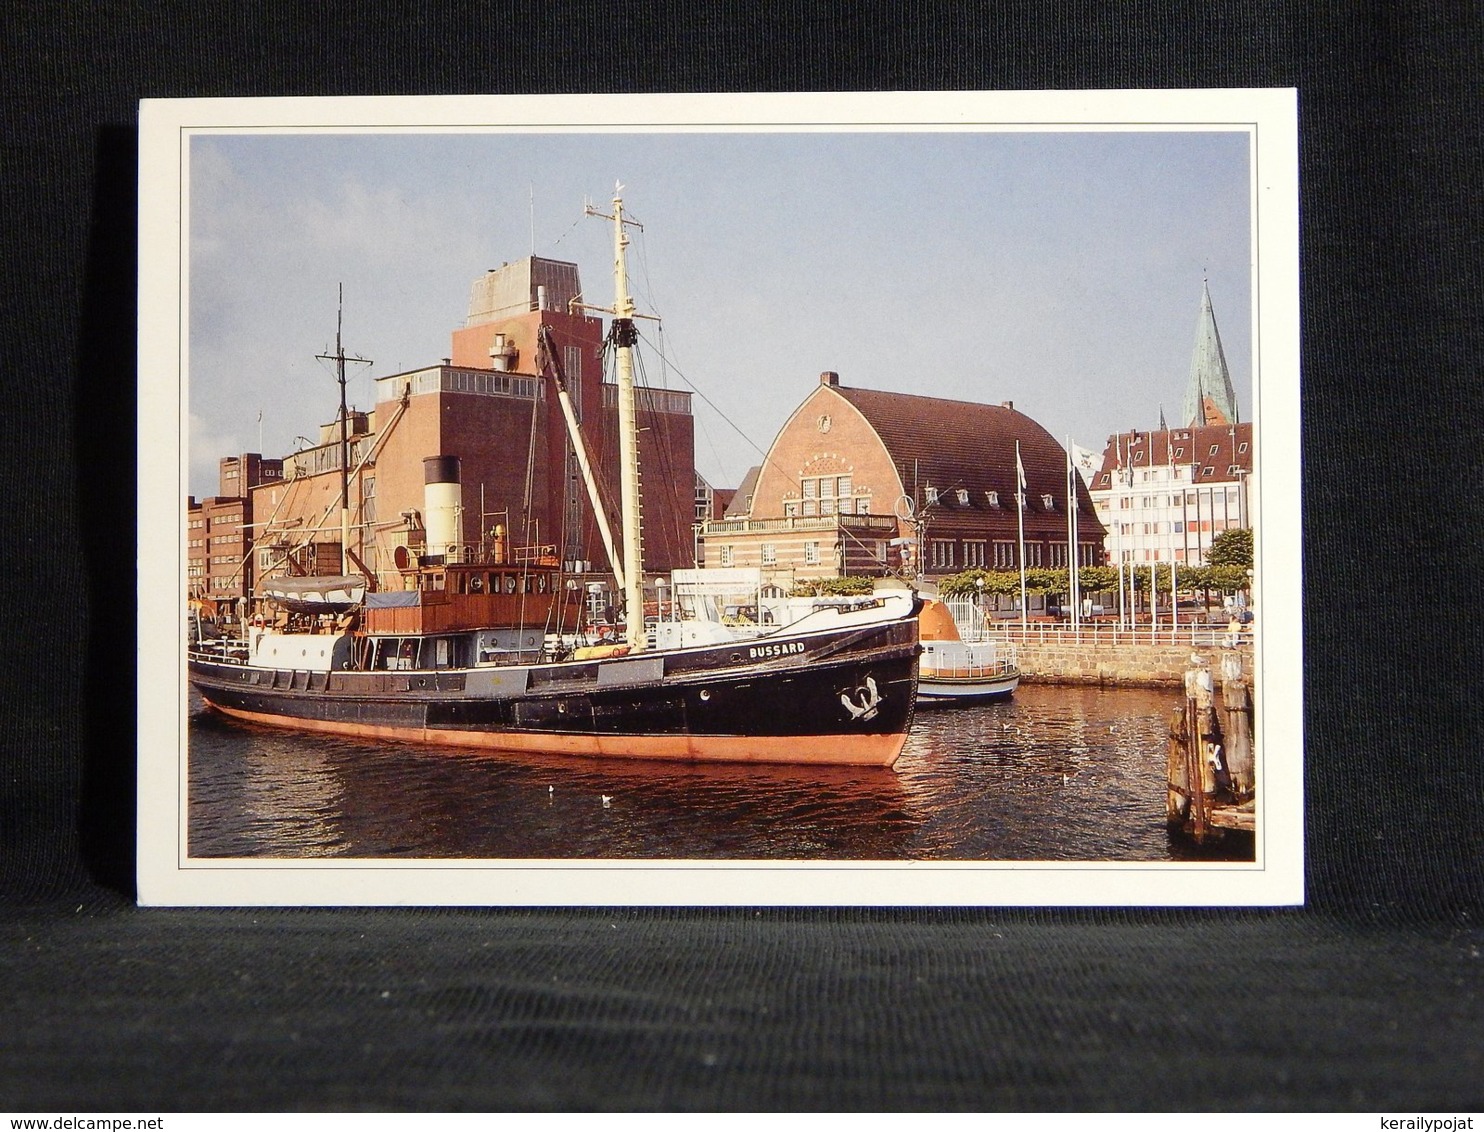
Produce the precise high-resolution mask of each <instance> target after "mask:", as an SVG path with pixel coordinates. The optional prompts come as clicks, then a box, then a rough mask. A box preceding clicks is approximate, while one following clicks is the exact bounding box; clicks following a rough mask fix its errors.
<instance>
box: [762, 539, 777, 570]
mask: <svg viewBox="0 0 1484 1132" xmlns="http://www.w3.org/2000/svg"><path fill="white" fill-rule="evenodd" d="M762 552H763V565H764V566H776V565H778V548H777V547H776V546H774V545H773V544H772V543H771V542H765V543H763V546H762Z"/></svg>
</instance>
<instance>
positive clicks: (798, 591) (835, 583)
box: [788, 576, 872, 597]
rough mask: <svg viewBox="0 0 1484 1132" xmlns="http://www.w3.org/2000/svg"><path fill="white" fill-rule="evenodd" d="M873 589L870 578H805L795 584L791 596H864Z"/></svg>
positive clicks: (790, 592) (789, 592)
mask: <svg viewBox="0 0 1484 1132" xmlns="http://www.w3.org/2000/svg"><path fill="white" fill-rule="evenodd" d="M871 590H872V583H871V579H870V578H863V577H859V576H851V577H848V578H812V579H811V578H805V579H802V580H801V581H797V582H795V583H794V584H793V588H792V589H791V590H789V591H788V596H789V597H862V596H864V595H866V594H869V593H870V592H871Z"/></svg>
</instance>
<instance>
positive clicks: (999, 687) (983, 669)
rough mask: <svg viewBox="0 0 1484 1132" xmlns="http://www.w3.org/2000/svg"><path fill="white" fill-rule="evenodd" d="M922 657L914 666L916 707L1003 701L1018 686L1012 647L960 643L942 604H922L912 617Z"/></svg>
mask: <svg viewBox="0 0 1484 1132" xmlns="http://www.w3.org/2000/svg"><path fill="white" fill-rule="evenodd" d="M917 623H918V633H919V637H920V640H921V642H922V656H921V657H920V658H919V660H918V664H917V702H918V703H934V702H950V701H960V702H970V701H972V702H977V703H984V702H986V701H993V700H1006V699H1009V698H1010V697H1011V696H1012V695H1014V694H1015V689H1016V688H1017V687H1018V686H1019V685H1020V669H1019V667H1018V666H1017V664H1016V656H1015V646H1014V645H1010V644H1001V643H998V642H995V641H975V642H972V643H971V642H968V641H965V640H964V639H963V638H962V637H961V636H960V635H959V631H958V626H957V625H956V624H954V620H953V615H952V614H951V613H950V612H949V611H948V607H947V606H946V605H944V604H943V603H942V602H938V601H928V602H926V603H925V604H924V605H923V607H922V612H921V613H919V614H918V618H917Z"/></svg>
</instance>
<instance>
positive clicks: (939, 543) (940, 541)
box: [928, 538, 953, 570]
mask: <svg viewBox="0 0 1484 1132" xmlns="http://www.w3.org/2000/svg"><path fill="white" fill-rule="evenodd" d="M928 552H929V561H930V562H931V564H932V568H933V569H934V570H951V569H953V543H952V542H951V541H949V540H948V539H946V538H935V539H929V540H928Z"/></svg>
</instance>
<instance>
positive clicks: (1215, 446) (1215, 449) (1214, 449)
mask: <svg viewBox="0 0 1484 1132" xmlns="http://www.w3.org/2000/svg"><path fill="white" fill-rule="evenodd" d="M1220 451H1221V445H1219V444H1213V445H1211V451H1210V452H1208V453H1207V455H1208V456H1214V455H1216V453H1218V452H1220Z"/></svg>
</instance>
